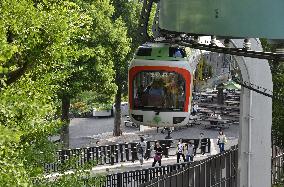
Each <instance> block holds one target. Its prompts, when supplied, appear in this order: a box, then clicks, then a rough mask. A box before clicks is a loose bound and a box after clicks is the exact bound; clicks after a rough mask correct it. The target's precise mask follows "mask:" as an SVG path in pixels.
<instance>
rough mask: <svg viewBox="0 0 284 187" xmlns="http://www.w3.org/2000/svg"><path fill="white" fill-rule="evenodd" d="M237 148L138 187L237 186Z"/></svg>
mask: <svg viewBox="0 0 284 187" xmlns="http://www.w3.org/2000/svg"><path fill="white" fill-rule="evenodd" d="M237 166H238V148H237V146H233V147H231V149H230V150H227V151H225V152H224V153H222V154H217V155H214V156H211V157H209V158H207V159H204V160H201V161H197V162H194V163H193V164H191V165H188V166H185V167H184V168H181V169H178V170H176V171H173V172H171V173H168V174H166V175H163V176H160V177H157V178H155V179H153V180H151V181H149V182H146V183H143V184H141V185H140V187H168V186H170V187H205V186H206V187H216V186H218V187H219V186H224V187H226V186H230V187H236V186H237Z"/></svg>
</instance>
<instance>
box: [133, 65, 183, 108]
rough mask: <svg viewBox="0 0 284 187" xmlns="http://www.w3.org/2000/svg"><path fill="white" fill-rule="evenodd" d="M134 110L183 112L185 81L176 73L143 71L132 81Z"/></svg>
mask: <svg viewBox="0 0 284 187" xmlns="http://www.w3.org/2000/svg"><path fill="white" fill-rule="evenodd" d="M133 97H134V98H133V102H134V103H133V106H134V108H133V109H134V110H161V111H183V110H184V105H185V80H184V78H183V76H182V75H180V74H178V73H176V72H167V71H143V72H139V73H138V74H136V76H135V77H134V80H133Z"/></svg>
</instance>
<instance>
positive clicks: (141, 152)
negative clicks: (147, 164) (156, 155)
mask: <svg viewBox="0 0 284 187" xmlns="http://www.w3.org/2000/svg"><path fill="white" fill-rule="evenodd" d="M146 150H147V142H146V141H145V140H144V138H143V137H140V142H139V143H138V144H137V153H138V159H139V161H140V164H141V166H142V165H143V161H144V158H145V155H146Z"/></svg>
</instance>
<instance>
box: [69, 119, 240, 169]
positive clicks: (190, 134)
mask: <svg viewBox="0 0 284 187" xmlns="http://www.w3.org/2000/svg"><path fill="white" fill-rule="evenodd" d="M113 120H114V119H113V118H75V119H72V120H71V124H70V147H71V148H78V147H91V146H96V145H97V141H100V143H99V145H109V144H116V143H123V142H136V141H139V137H140V136H141V135H143V136H144V137H145V139H146V140H162V139H164V138H165V136H166V134H162V133H161V132H160V131H161V129H159V132H158V133H157V131H156V130H157V129H156V128H153V129H150V130H147V131H145V132H140V131H139V129H138V128H134V127H125V126H124V124H122V125H121V127H122V131H123V135H122V136H120V137H117V138H116V137H113V136H112V130H113ZM123 120H124V118H123ZM123 120H122V121H123ZM201 132H202V133H204V137H206V138H210V139H212V146H211V150H212V151H211V154H216V153H218V152H219V148H218V146H217V144H216V142H217V136H218V132H219V131H218V129H205V124H204V123H202V124H200V125H195V126H192V127H188V128H184V129H180V130H175V131H173V132H172V134H171V136H172V138H173V139H179V138H186V139H195V138H199V134H200V133H201ZM224 133H225V134H226V136H227V138H228V143H227V144H226V146H225V149H229V148H230V147H231V146H232V145H236V144H237V143H238V136H239V125H238V124H233V125H230V127H229V128H228V129H225V130H224ZM207 156H210V154H207V155H206V156H201V155H197V156H196V157H195V159H194V160H200V159H204V158H207ZM152 162H153V159H152V158H150V159H149V160H148V161H145V163H144V165H143V166H142V167H141V166H140V163H139V161H135V162H134V163H132V162H125V163H119V164H116V165H114V166H110V165H105V166H97V167H95V168H93V172H94V173H101V172H106V170H107V171H108V172H107V173H109V174H110V173H116V172H124V171H130V170H137V169H143V168H149V167H151V164H152ZM175 163H176V157H175V156H171V157H169V158H164V159H163V160H162V165H168V164H175Z"/></svg>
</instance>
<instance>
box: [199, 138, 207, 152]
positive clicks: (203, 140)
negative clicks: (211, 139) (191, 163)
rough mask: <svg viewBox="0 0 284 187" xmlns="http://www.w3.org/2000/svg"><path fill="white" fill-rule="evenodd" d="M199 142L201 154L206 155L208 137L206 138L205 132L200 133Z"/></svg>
mask: <svg viewBox="0 0 284 187" xmlns="http://www.w3.org/2000/svg"><path fill="white" fill-rule="evenodd" d="M199 142H200V149H201V154H202V155H205V150H206V146H207V138H204V134H203V133H200V138H199Z"/></svg>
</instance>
